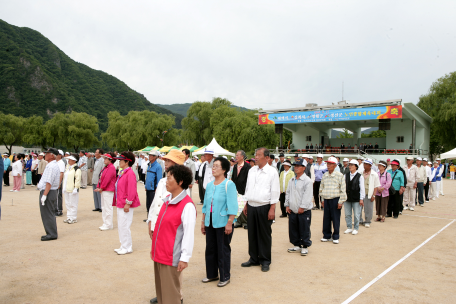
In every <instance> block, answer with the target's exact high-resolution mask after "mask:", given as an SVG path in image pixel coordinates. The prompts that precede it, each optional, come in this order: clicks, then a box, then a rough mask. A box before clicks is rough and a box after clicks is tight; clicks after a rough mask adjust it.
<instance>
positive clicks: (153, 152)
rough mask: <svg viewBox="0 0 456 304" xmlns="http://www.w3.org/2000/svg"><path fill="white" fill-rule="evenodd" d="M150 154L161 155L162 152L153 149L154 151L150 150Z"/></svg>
mask: <svg viewBox="0 0 456 304" xmlns="http://www.w3.org/2000/svg"><path fill="white" fill-rule="evenodd" d="M149 155H153V156H160V152H158V151H156V150H152V151H149Z"/></svg>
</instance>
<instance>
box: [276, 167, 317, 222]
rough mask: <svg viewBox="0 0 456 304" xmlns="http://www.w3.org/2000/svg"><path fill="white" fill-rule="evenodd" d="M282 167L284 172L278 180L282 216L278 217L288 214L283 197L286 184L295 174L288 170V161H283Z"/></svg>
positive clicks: (286, 187)
mask: <svg viewBox="0 0 456 304" xmlns="http://www.w3.org/2000/svg"><path fill="white" fill-rule="evenodd" d="M296 163H297V162H296ZM283 167H284V170H283V172H282V173H280V178H279V182H280V197H279V201H280V210H282V214H281V215H280V217H287V216H288V212H287V209H286V206H285V196H286V192H287V189H288V183H289V181H290V180H291V179H292V178H293V177H294V176H295V174H294V172H293V171H292V170H290V168H291V163H290V161H288V160H286V161H284V162H283ZM311 201H312V200H311Z"/></svg>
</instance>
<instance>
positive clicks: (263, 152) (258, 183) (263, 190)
mask: <svg viewBox="0 0 456 304" xmlns="http://www.w3.org/2000/svg"><path fill="white" fill-rule="evenodd" d="M268 158H269V150H268V149H266V148H259V149H257V150H256V153H255V163H256V166H255V167H253V168H251V169H250V171H249V176H248V178H247V186H246V189H245V199H246V201H247V204H246V205H245V207H244V211H243V212H244V214H245V215H246V216H247V222H248V223H249V229H248V239H249V256H250V259H249V260H248V261H247V262H245V263H242V264H241V266H242V267H250V266H257V265H261V271H263V272H267V271H269V265H270V264H271V247H272V229H271V225H272V221H273V220H274V217H275V207H276V204H277V202H278V201H279V195H280V185H279V184H280V183H279V175H278V174H277V171H276V169H274V168H272V167H271V166H269V164H268Z"/></svg>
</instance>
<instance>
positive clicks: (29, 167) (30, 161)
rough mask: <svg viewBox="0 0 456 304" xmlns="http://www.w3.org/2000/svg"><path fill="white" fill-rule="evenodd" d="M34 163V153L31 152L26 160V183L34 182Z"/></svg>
mask: <svg viewBox="0 0 456 304" xmlns="http://www.w3.org/2000/svg"><path fill="white" fill-rule="evenodd" d="M32 164H33V159H32V154H30V155H28V156H27V159H26V161H25V184H26V185H31V184H32Z"/></svg>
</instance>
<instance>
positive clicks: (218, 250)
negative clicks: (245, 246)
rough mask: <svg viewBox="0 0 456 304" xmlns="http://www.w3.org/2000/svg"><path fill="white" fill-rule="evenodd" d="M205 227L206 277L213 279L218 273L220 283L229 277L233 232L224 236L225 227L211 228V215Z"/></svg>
mask: <svg viewBox="0 0 456 304" xmlns="http://www.w3.org/2000/svg"><path fill="white" fill-rule="evenodd" d="M209 222H210V224H209V227H206V253H205V257H206V275H207V278H209V279H213V278H216V277H218V274H219V273H220V281H222V282H225V281H228V280H229V279H230V277H231V274H230V269H231V246H230V243H231V239H232V238H233V231H234V229H233V231H231V233H230V234H225V227H221V228H214V227H213V226H212V214H211V218H210V220H209Z"/></svg>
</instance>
